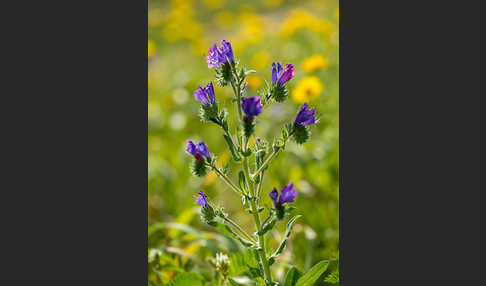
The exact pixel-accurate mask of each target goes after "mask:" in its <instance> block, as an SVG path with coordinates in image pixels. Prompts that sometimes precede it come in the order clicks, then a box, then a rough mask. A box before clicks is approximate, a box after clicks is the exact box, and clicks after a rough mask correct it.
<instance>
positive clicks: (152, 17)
mask: <svg viewBox="0 0 486 286" xmlns="http://www.w3.org/2000/svg"><path fill="white" fill-rule="evenodd" d="M162 22H163V15H162V10H160V9H158V8H154V9H151V10H150V11H149V13H148V26H149V28H154V27H158V26H160V25H162Z"/></svg>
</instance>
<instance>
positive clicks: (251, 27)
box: [232, 12, 264, 52]
mask: <svg viewBox="0 0 486 286" xmlns="http://www.w3.org/2000/svg"><path fill="white" fill-rule="evenodd" d="M238 21H239V22H238V24H239V31H238V32H237V35H236V36H235V39H236V41H235V42H234V45H233V43H232V45H233V48H234V50H237V51H240V52H241V51H242V50H243V49H244V47H245V46H247V45H248V44H256V43H259V42H261V41H262V39H263V24H264V23H263V17H261V16H260V15H258V14H255V13H253V12H242V13H241V14H240V15H239V17H238Z"/></svg>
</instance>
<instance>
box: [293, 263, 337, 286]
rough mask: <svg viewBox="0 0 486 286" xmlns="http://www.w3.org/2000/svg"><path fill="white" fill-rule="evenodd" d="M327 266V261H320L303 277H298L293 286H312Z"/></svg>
mask: <svg viewBox="0 0 486 286" xmlns="http://www.w3.org/2000/svg"><path fill="white" fill-rule="evenodd" d="M327 266H329V261H328V260H322V261H321V262H319V263H317V264H316V265H314V266H313V267H312V268H311V269H310V270H309V271H308V272H307V273H306V274H305V275H304V276H302V277H300V279H299V280H298V281H297V284H295V286H312V285H314V283H315V282H316V281H317V279H319V277H320V276H321V275H322V273H324V271H326V269H327Z"/></svg>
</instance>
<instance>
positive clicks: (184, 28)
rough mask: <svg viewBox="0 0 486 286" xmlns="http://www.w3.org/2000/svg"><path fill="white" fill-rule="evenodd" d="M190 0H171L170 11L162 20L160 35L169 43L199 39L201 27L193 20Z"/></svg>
mask: <svg viewBox="0 0 486 286" xmlns="http://www.w3.org/2000/svg"><path fill="white" fill-rule="evenodd" d="M191 4H192V1H190V0H172V9H171V10H170V11H169V13H168V15H167V16H166V17H165V18H164V26H163V30H162V35H163V36H164V38H165V39H166V40H167V41H169V42H175V41H181V40H188V41H193V40H197V39H199V38H200V37H201V35H202V32H203V27H202V25H201V23H199V22H198V21H197V20H196V19H195V18H194V10H193V8H192V6H191Z"/></svg>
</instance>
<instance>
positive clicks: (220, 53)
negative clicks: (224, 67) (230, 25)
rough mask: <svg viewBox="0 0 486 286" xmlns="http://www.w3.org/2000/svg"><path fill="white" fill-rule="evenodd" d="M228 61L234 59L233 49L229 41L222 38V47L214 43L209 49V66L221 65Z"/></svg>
mask: <svg viewBox="0 0 486 286" xmlns="http://www.w3.org/2000/svg"><path fill="white" fill-rule="evenodd" d="M228 61H230V62H233V61H234V56H233V49H232V48H231V44H230V43H229V42H228V41H226V40H222V41H221V48H218V47H217V46H216V44H214V45H213V46H212V47H211V48H210V49H209V55H208V56H207V57H206V62H207V63H208V68H213V67H220V65H221V64H224V63H227V62H228Z"/></svg>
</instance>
